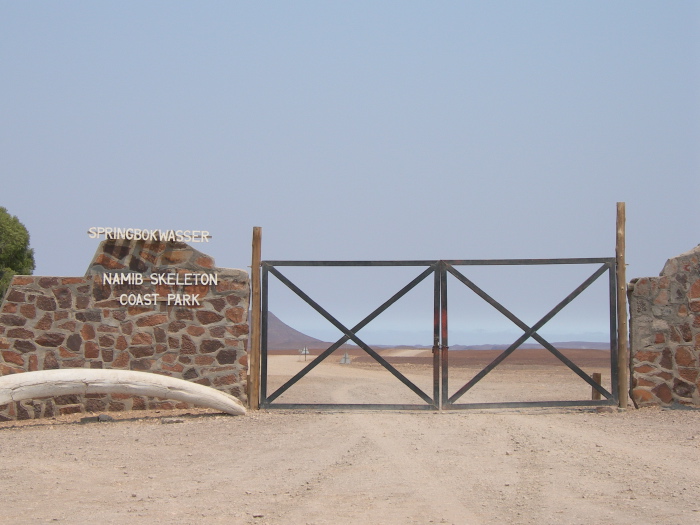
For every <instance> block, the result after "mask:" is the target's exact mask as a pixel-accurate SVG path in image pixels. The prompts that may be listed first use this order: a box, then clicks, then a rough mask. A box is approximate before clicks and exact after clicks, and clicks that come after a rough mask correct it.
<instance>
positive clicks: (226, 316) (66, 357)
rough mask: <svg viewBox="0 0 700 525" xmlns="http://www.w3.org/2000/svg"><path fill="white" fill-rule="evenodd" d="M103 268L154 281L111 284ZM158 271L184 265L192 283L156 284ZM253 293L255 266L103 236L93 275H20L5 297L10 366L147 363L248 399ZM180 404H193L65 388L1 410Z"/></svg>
mask: <svg viewBox="0 0 700 525" xmlns="http://www.w3.org/2000/svg"><path fill="white" fill-rule="evenodd" d="M103 274H108V276H114V275H115V274H125V275H129V274H133V275H137V274H140V275H141V276H142V278H143V280H144V283H143V284H141V285H135V284H133V283H124V284H121V283H120V284H109V283H108V282H107V283H106V282H105V279H104V278H103ZM152 274H156V275H161V274H162V275H165V276H168V274H174V275H173V277H174V279H173V278H170V279H171V280H174V281H175V282H177V277H176V276H177V275H180V277H181V278H182V279H183V283H180V284H177V283H176V284H168V283H167V282H159V283H158V284H155V285H154V284H153V283H152V282H151V280H150V276H151V275H152ZM187 274H189V275H190V276H191V277H192V276H196V275H201V274H207V275H210V276H211V275H216V279H217V283H216V284H215V285H204V284H202V283H196V284H193V283H192V282H190V283H189V284H186V281H184V279H185V276H186V275H187ZM108 280H109V279H108ZM195 280H197V279H196V278H195ZM163 281H165V279H163ZM148 294H150V295H148ZM153 294H157V295H153ZM168 294H172V295H171V303H175V302H179V301H178V298H181V297H188V298H195V299H194V300H191V301H188V302H191V303H192V304H190V305H188V306H176V305H174V304H170V305H168V300H167V298H168ZM129 295H131V297H132V302H134V298H135V297H137V296H141V297H144V296H146V297H150V298H157V300H156V301H154V303H153V304H146V305H132V306H129V305H128V304H127V305H122V304H121V302H120V298H121V301H126V298H127V297H128V296H129ZM248 300H249V282H248V274H247V272H245V271H243V270H232V269H222V268H216V267H215V266H214V260H213V259H212V258H211V257H209V256H207V255H205V254H203V253H201V252H199V251H197V250H195V249H193V248H191V247H190V246H188V245H187V244H183V243H176V242H167V243H166V242H152V243H147V242H144V241H103V242H102V243H101V244H100V247H99V248H98V250H97V253H96V255H95V257H94V259H93V261H92V263H91V264H90V267H89V269H88V272H87V274H86V276H85V277H34V276H16V277H15V278H14V280H13V281H12V284H11V286H10V288H9V289H8V291H7V293H6V295H5V298H4V301H3V302H2V305H1V307H0V375H5V374H13V373H21V372H25V371H35V370H48V369H55V368H81V367H85V368H115V369H122V370H140V371H147V372H153V373H158V374H164V375H169V376H173V377H177V378H180V379H186V380H190V381H194V382H196V383H200V384H203V385H207V386H212V387H214V388H217V389H219V390H222V391H225V392H227V393H230V394H233V395H234V396H236V397H238V398H239V399H241V400H242V401H243V402H246V395H245V392H246V369H247V354H246V341H247V336H248V324H247V311H248ZM196 303H199V304H196ZM176 407H177V408H186V407H187V405H185V404H181V403H174V402H171V401H167V400H162V399H154V398H139V397H130V396H123V395H111V396H109V395H88V396H85V398H83V397H80V396H60V397H56V398H52V399H37V400H29V401H22V402H18V403H11V404H9V405H2V406H0V420H7V419H15V418H19V419H26V418H33V417H50V416H53V415H58V414H69V413H76V412H99V411H105V410H112V411H118V410H130V409H134V410H136V409H147V408H148V409H153V408H160V409H169V408H176Z"/></svg>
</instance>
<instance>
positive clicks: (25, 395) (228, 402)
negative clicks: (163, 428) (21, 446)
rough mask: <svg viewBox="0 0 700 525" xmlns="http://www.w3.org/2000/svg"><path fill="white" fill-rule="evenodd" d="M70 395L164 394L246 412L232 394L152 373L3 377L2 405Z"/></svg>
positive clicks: (67, 371)
mask: <svg viewBox="0 0 700 525" xmlns="http://www.w3.org/2000/svg"><path fill="white" fill-rule="evenodd" d="M70 394H78V395H84V394H128V395H131V396H152V397H163V398H166V399H175V400H177V401H184V402H185V403H192V404H194V405H199V406H203V407H206V408H213V409H216V410H221V411H222V412H226V413H227V414H231V415H234V416H237V415H243V414H245V413H246V409H245V407H244V406H243V404H242V403H241V402H240V401H239V400H238V399H237V398H235V397H233V396H232V395H229V394H226V393H224V392H221V391H219V390H216V389H214V388H210V387H208V386H204V385H200V384H198V383H191V382H189V381H185V380H184V379H177V378H174V377H169V376H163V375H159V374H152V373H148V372H135V371H133V370H112V369H107V370H105V369H92V368H63V369H59V370H41V371H38V372H23V373H19V374H10V375H6V376H2V377H0V405H5V404H7V403H10V402H12V401H22V400H23V399H36V398H39V397H57V396H63V395H70Z"/></svg>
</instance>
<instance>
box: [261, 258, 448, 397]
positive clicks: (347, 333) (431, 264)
mask: <svg viewBox="0 0 700 525" xmlns="http://www.w3.org/2000/svg"><path fill="white" fill-rule="evenodd" d="M437 264H438V263H437V262H435V261H399V262H388V261H386V262H385V261H352V262H350V261H323V262H321V261H316V262H312V261H309V262H298V261H263V262H262V263H261V266H262V270H263V274H262V288H263V294H262V313H263V315H262V330H261V332H262V334H261V335H262V338H261V340H262V345H261V346H262V351H263V359H262V367H261V382H260V386H261V391H262V392H261V400H260V406H261V407H265V408H301V407H304V408H329V407H332V408H345V409H353V408H362V409H390V410H425V409H428V410H431V409H432V410H434V409H437V408H438V407H439V404H438V399H439V390H438V376H437V373H434V374H433V383H434V385H433V397H432V398H431V397H430V396H429V395H428V394H426V393H425V392H424V391H423V390H422V389H421V388H419V387H418V386H417V385H416V384H414V383H413V382H412V381H411V380H410V379H408V378H407V377H406V376H404V375H403V374H402V373H401V372H399V371H398V370H397V369H396V368H394V367H393V366H392V365H391V364H390V363H389V362H388V361H387V360H386V359H384V358H383V357H382V356H381V355H379V354H378V353H377V352H376V351H375V350H374V349H372V348H371V347H370V346H369V345H367V344H366V343H365V342H364V341H362V340H361V339H360V338H359V337H358V336H357V335H356V333H357V332H359V331H360V330H361V329H362V328H364V327H365V326H367V325H368V324H369V323H370V322H371V321H372V320H374V319H375V318H376V317H377V316H379V315H380V314H381V313H382V312H384V311H385V310H386V309H387V308H389V307H390V306H391V305H392V304H394V303H395V302H396V301H398V300H399V299H401V297H403V296H404V295H406V294H407V293H408V292H409V291H411V290H412V289H413V288H415V287H416V286H417V285H418V284H419V283H420V282H421V281H423V280H424V279H425V278H426V277H428V276H429V275H430V274H431V273H434V272H435V269H436V267H437ZM426 265H427V266H428V268H427V269H425V270H424V271H423V272H421V273H420V274H419V275H418V276H417V277H416V278H415V279H413V280H412V281H411V282H410V283H408V284H407V285H406V286H404V287H403V288H401V290H399V291H398V292H396V293H395V294H394V295H393V296H392V297H391V298H390V299H388V300H387V301H385V302H384V303H383V304H382V305H381V306H379V307H378V308H377V309H375V310H374V311H373V312H372V313H370V314H369V315H368V316H367V317H365V318H364V319H363V320H362V321H360V322H359V323H358V324H356V325H355V326H354V327H352V328H351V329H348V328H347V327H346V326H345V325H343V324H342V323H341V322H340V321H338V320H337V319H336V318H335V317H333V316H332V315H331V314H330V313H328V312H327V311H326V310H325V309H324V308H323V307H321V306H320V305H319V304H318V303H317V302H316V301H314V300H313V299H311V297H309V296H308V295H307V294H306V293H304V292H303V291H302V290H301V289H300V288H299V287H298V286H296V285H295V284H294V283H292V282H291V281H290V280H289V279H288V278H287V277H285V276H284V275H282V273H281V272H280V271H279V270H278V269H277V268H276V266H426ZM268 272H269V273H272V274H273V275H274V276H275V277H277V279H279V280H280V281H281V282H282V283H284V284H285V285H286V286H287V287H288V288H289V289H290V290H292V291H293V292H294V293H295V294H297V295H298V296H299V297H301V298H302V299H303V300H304V301H305V302H306V303H307V304H309V305H310V306H311V307H312V308H313V309H314V310H316V311H317V312H318V313H319V314H321V315H322V316H323V317H324V318H325V319H326V320H327V321H329V322H330V323H331V324H332V325H333V326H335V327H336V328H337V329H338V330H340V331H341V332H342V333H343V334H344V336H343V337H341V338H340V339H338V340H337V341H336V342H335V343H333V344H332V345H331V346H330V347H328V348H327V349H326V350H324V351H323V352H322V353H321V354H319V355H318V356H317V357H316V358H315V359H314V360H313V361H311V362H310V363H309V364H308V365H307V366H306V367H304V368H303V369H302V370H300V371H299V372H298V373H297V374H296V375H294V376H293V377H292V378H291V379H290V380H289V381H287V382H286V383H285V384H283V385H282V386H281V387H279V388H278V389H277V390H275V392H273V393H272V394H270V395H269V396H268V395H267V311H268V308H267V307H268V305H267V295H268V294H267V290H268V287H267V286H268V281H267V280H268ZM435 282H436V284H435V289H436V291H437V289H438V282H437V274H436V280H435ZM435 308H437V303H436V305H435ZM435 331H436V332H437V329H436V330H435ZM349 340H352V341H353V342H354V343H355V344H357V346H359V347H360V348H362V350H364V351H365V352H366V353H367V354H368V355H370V356H372V358H374V359H375V360H376V361H377V362H378V363H379V364H381V365H382V366H383V367H384V368H386V369H387V370H388V371H389V372H391V374H392V375H394V377H396V378H397V379H398V380H399V381H401V382H402V383H403V384H404V385H406V386H407V387H408V388H409V389H410V390H411V391H413V392H414V393H415V394H417V395H418V397H420V398H421V399H422V400H423V401H425V403H426V404H424V405H416V404H388V403H382V404H369V403H352V404H319V403H275V404H272V402H273V401H274V400H275V399H277V398H278V397H279V396H280V395H282V394H283V393H284V392H286V391H287V390H288V389H289V388H290V387H291V386H293V385H294V384H295V383H297V382H298V381H299V380H300V379H301V378H302V377H304V376H305V375H306V374H308V373H309V372H310V371H311V370H313V369H314V368H315V367H316V366H318V365H319V364H320V363H321V362H322V361H323V360H324V359H326V358H327V357H328V356H329V355H331V354H332V353H333V352H334V351H335V350H337V349H338V348H340V346H342V345H343V344H344V343H346V342H348V341H349ZM433 350H434V351H433V366H434V371H435V370H436V368H435V367H436V366H438V353H437V351H436V350H437V347H436V346H435V347H434V349H433Z"/></svg>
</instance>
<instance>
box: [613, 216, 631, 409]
mask: <svg viewBox="0 0 700 525" xmlns="http://www.w3.org/2000/svg"><path fill="white" fill-rule="evenodd" d="M615 258H616V262H617V374H618V375H617V377H618V389H617V393H618V398H619V405H618V406H619V407H620V408H627V398H628V396H629V392H628V391H629V374H630V369H629V347H628V341H629V335H628V333H627V272H626V271H625V203H624V202H618V203H617V241H616V243H615Z"/></svg>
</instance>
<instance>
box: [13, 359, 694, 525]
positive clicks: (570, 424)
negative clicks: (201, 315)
mask: <svg viewBox="0 0 700 525" xmlns="http://www.w3.org/2000/svg"><path fill="white" fill-rule="evenodd" d="M518 352H520V351H518ZM518 352H516V354H517V355H516V354H514V355H513V359H511V358H508V359H507V360H506V361H505V362H504V363H503V364H502V365H500V366H499V367H498V368H497V369H495V370H494V371H493V372H492V373H491V374H489V375H488V376H486V378H485V379H484V380H483V382H482V383H480V384H478V385H477V386H476V387H474V389H472V390H471V391H469V392H468V393H467V394H465V396H464V398H462V399H461V400H460V402H465V403H468V402H475V403H477V402H493V401H526V400H527V401H537V400H547V399H590V396H591V389H590V386H588V385H587V384H586V383H584V382H583V381H581V379H580V378H578V377H577V376H575V375H574V374H573V373H572V372H571V371H570V370H569V369H568V368H566V367H564V366H562V365H561V364H558V363H557V362H554V361H551V360H548V359H547V358H546V357H542V356H540V358H537V357H536V356H535V354H536V352H535V353H532V354H530V355H531V356H535V357H531V358H530V357H528V355H526V353H520V354H518ZM533 352H534V351H533ZM383 353H384V354H385V355H386V356H387V359H389V360H390V362H392V364H395V365H396V367H397V368H398V369H399V370H401V372H402V373H404V374H405V375H406V376H407V377H408V378H409V379H410V380H411V381H413V382H414V383H415V384H416V385H418V386H419V387H420V388H422V389H423V390H425V391H426V392H431V388H432V387H431V385H432V368H431V367H430V366H429V364H428V363H427V360H428V359H429V355H428V356H426V355H425V354H422V353H421V352H420V351H417V350H412V349H394V350H386V351H383ZM341 356H342V352H340V353H338V354H334V355H332V356H330V357H329V358H328V359H327V360H326V361H324V362H323V363H322V364H321V365H319V366H317V367H316V368H315V369H314V370H313V371H312V372H311V373H310V374H309V375H308V376H307V377H305V378H304V379H302V380H301V381H300V382H299V383H297V384H296V385H294V386H293V387H292V388H290V389H289V390H288V391H287V392H285V393H284V394H283V395H282V396H280V398H279V399H278V401H279V402H289V403H301V402H315V403H416V404H421V403H422V401H421V400H420V399H419V398H418V397H417V396H416V395H415V394H414V393H412V392H411V391H409V390H408V389H407V388H406V387H405V386H404V385H402V384H401V383H399V382H398V381H397V380H396V378H394V377H393V376H392V375H391V374H389V373H388V372H387V371H386V370H384V369H383V368H381V367H380V366H378V365H377V364H376V363H373V362H372V360H371V359H367V358H363V357H362V356H360V355H351V356H350V357H351V363H350V364H340V362H339V360H340V359H339V358H340V357H341ZM462 356H466V354H462ZM584 357H585V358H584ZM312 358H313V356H308V357H306V359H307V361H306V362H305V361H304V359H305V358H304V356H301V355H295V354H293V353H289V352H288V353H286V354H279V355H271V356H270V360H269V377H268V383H269V391H268V392H272V391H274V389H276V388H277V387H278V386H279V385H281V384H282V383H283V382H284V381H285V380H286V379H288V378H289V377H291V376H292V375H293V374H295V373H296V372H297V371H299V370H301V368H302V367H304V366H306V365H307V364H308V362H309V360H310V359H312ZM488 359H489V357H488V355H487V354H476V355H474V356H473V357H469V358H466V357H464V358H463V359H461V360H460V359H458V358H457V357H455V358H454V359H452V360H451V368H450V385H451V386H450V392H453V391H455V390H456V389H457V388H459V387H460V386H461V384H463V383H464V382H466V381H467V380H468V379H469V378H471V377H472V376H473V375H474V374H475V373H476V372H477V371H478V370H479V369H480V368H482V367H483V363H482V361H488ZM577 359H579V361H577V363H578V364H580V366H581V367H582V368H583V369H584V370H585V371H586V373H592V372H601V373H603V385H604V386H606V388H608V387H609V385H608V383H609V366H608V363H607V362H606V359H608V362H609V358H606V356H605V353H598V354H594V353H591V354H587V355H586V356H583V355H579V356H578V357H577ZM94 415H97V414H94ZM109 415H110V416H111V417H113V418H114V421H111V422H94V419H92V420H90V422H82V423H81V418H84V417H85V416H86V415H85V414H83V415H80V414H75V415H70V416H60V417H56V418H55V419H47V420H28V421H15V422H5V423H0V452H1V457H2V462H1V463H0V477H1V479H2V484H3V497H2V507H0V522H1V523H3V524H30V523H67V524H82V523H85V524H87V523H90V524H94V523H114V524H122V523H123V524H141V523H143V524H146V523H147V524H152V523H168V524H199V523H203V524H209V523H212V524H224V523H225V524H260V525H262V524H318V525H320V524H354V523H358V524H368V523H369V524H429V523H449V524H480V523H484V524H496V523H498V524H502V523H516V524H550V523H551V524H578V523H580V524H584V523H591V522H593V523H616V524H639V523H663V524H684V525H685V524H688V523H697V522H700V467H699V466H698V465H699V464H700V461H699V460H700V410H697V409H693V408H688V407H675V408H672V409H662V408H643V409H639V410H636V409H634V407H632V406H631V405H630V408H629V409H627V410H625V411H619V410H617V409H610V408H606V409H603V410H601V409H596V408H592V407H569V408H566V407H565V408H526V409H525V408H522V409H514V408H509V409H479V410H447V411H426V410H416V411H373V410H333V409H332V410H314V409H294V410H282V409H264V410H260V411H250V412H249V413H248V414H247V415H245V416H238V417H233V416H226V415H223V414H219V413H216V412H214V411H211V410H206V409H184V410H173V411H157V412H156V411H140V412H113V413H110V414H109Z"/></svg>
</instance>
